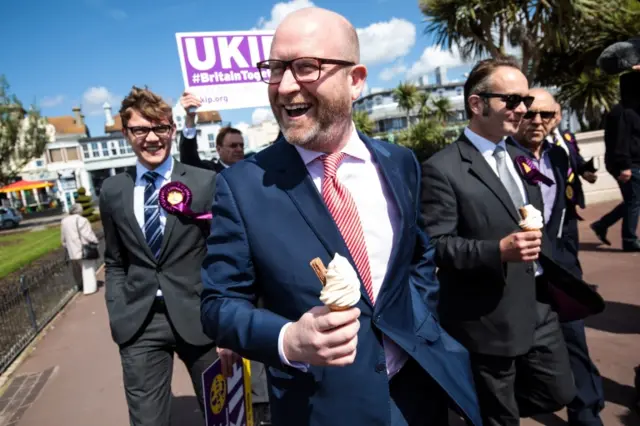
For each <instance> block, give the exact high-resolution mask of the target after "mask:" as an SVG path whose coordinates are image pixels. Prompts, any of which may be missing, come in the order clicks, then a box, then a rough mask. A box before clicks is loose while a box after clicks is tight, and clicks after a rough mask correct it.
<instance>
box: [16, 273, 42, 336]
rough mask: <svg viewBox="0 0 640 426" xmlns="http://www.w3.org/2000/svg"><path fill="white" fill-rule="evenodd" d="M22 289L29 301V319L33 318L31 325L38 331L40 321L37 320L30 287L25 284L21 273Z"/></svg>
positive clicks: (26, 299)
mask: <svg viewBox="0 0 640 426" xmlns="http://www.w3.org/2000/svg"><path fill="white" fill-rule="evenodd" d="M20 290H22V294H23V296H24V299H25V301H26V302H27V311H28V312H29V319H30V320H31V326H32V327H33V331H36V332H37V331H38V321H36V312H35V311H34V310H33V303H32V302H31V295H30V294H29V288H28V287H27V286H26V285H25V279H24V275H20Z"/></svg>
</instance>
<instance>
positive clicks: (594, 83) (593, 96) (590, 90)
mask: <svg viewBox="0 0 640 426" xmlns="http://www.w3.org/2000/svg"><path fill="white" fill-rule="evenodd" d="M556 99H557V100H558V102H560V103H561V104H564V105H567V106H569V108H571V109H572V110H573V111H575V113H576V115H577V116H578V120H579V121H580V128H581V130H582V131H588V130H597V129H600V128H601V127H602V124H603V123H602V120H603V118H604V115H605V114H606V113H607V112H608V111H611V108H612V107H613V106H614V105H615V104H616V102H618V99H619V90H618V78H617V77H615V76H610V75H607V74H605V73H604V72H603V71H600V70H599V69H598V68H592V69H591V70H589V71H584V72H582V73H580V75H578V76H577V77H576V78H573V79H570V80H567V81H566V82H564V83H562V84H561V85H560V87H559V91H558V93H557V94H556Z"/></svg>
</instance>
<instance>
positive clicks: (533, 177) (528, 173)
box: [515, 155, 554, 186]
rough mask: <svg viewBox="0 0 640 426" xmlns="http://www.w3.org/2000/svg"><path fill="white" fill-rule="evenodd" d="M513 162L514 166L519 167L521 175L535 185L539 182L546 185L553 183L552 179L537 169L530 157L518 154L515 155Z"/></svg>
mask: <svg viewBox="0 0 640 426" xmlns="http://www.w3.org/2000/svg"><path fill="white" fill-rule="evenodd" d="M515 162H516V166H518V168H519V169H520V173H522V176H524V178H525V179H526V180H527V181H528V182H529V183H532V184H534V185H537V184H538V183H539V182H542V183H544V184H545V185H547V186H551V185H553V183H554V182H553V180H551V179H550V178H549V177H547V176H545V175H544V174H543V173H542V172H541V171H540V170H538V168H537V167H536V165H535V164H533V161H532V160H531V158H529V157H525V156H524V155H519V156H517V157H516V159H515Z"/></svg>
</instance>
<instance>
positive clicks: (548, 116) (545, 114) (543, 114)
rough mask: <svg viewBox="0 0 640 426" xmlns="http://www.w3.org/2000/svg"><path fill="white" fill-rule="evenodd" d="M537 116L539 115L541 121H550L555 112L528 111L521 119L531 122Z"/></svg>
mask: <svg viewBox="0 0 640 426" xmlns="http://www.w3.org/2000/svg"><path fill="white" fill-rule="evenodd" d="M538 114H540V118H542V119H543V120H551V119H552V118H553V117H555V116H556V113H555V111H534V110H531V109H530V110H529V111H527V112H525V113H524V115H523V116H522V117H523V118H524V119H525V120H533V119H534V118H536V115H538Z"/></svg>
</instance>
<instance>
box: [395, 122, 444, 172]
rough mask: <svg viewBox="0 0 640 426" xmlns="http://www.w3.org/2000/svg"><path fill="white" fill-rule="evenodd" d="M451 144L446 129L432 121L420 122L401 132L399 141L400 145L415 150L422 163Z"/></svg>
mask: <svg viewBox="0 0 640 426" xmlns="http://www.w3.org/2000/svg"><path fill="white" fill-rule="evenodd" d="M449 142H450V140H449V139H448V138H447V137H446V135H445V129H444V127H443V126H442V125H441V124H440V123H438V122H437V121H435V120H432V119H429V120H420V121H418V123H416V125H415V126H413V127H411V128H410V129H406V130H403V131H401V132H400V133H399V134H398V139H397V143H398V144H399V145H403V146H405V147H407V148H409V149H411V150H413V152H414V153H415V154H416V157H417V158H418V161H420V162H423V161H424V160H426V159H427V158H429V157H431V156H432V155H433V154H435V153H436V152H438V151H440V150H441V149H442V148H444V147H445V146H446V145H447V144H448V143H449Z"/></svg>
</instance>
